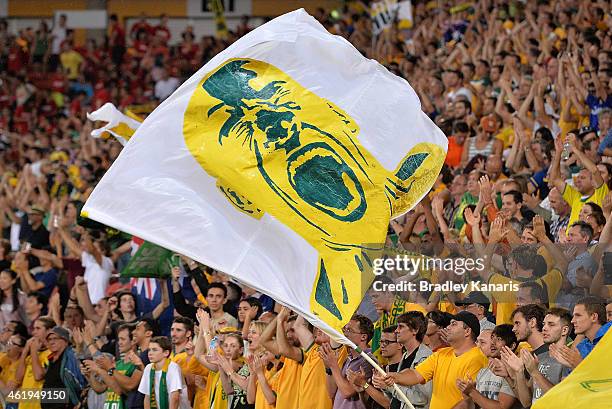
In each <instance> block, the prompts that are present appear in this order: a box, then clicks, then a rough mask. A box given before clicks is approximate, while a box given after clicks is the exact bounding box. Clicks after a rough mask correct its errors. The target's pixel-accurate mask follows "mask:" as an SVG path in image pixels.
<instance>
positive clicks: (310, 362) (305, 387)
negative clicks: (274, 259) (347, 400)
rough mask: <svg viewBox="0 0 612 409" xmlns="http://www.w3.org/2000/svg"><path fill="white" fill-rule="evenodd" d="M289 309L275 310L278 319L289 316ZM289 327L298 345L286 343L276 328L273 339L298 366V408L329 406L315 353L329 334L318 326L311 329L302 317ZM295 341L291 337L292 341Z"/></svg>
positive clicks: (322, 370)
mask: <svg viewBox="0 0 612 409" xmlns="http://www.w3.org/2000/svg"><path fill="white" fill-rule="evenodd" d="M288 314H289V309H288V308H286V307H283V308H282V309H281V311H280V313H279V318H278V319H280V320H281V322H285V320H288V319H289V316H288ZM293 330H294V334H295V337H296V340H297V341H298V342H297V343H298V344H299V346H297V345H295V342H289V339H288V338H287V335H286V334H285V333H284V332H283V331H278V326H277V336H276V341H277V344H278V348H279V352H280V354H281V355H282V356H284V357H285V359H290V360H293V361H295V362H297V363H298V364H301V365H302V370H301V375H300V379H299V387H298V391H299V392H298V405H299V406H298V407H299V408H300V409H331V407H332V401H331V398H330V397H329V394H328V393H327V390H326V389H325V388H324V387H323V385H324V384H325V372H326V368H325V365H324V363H323V360H322V359H321V357H320V356H319V349H320V347H321V345H323V344H324V343H326V342H329V336H328V335H327V334H325V333H324V332H323V331H321V330H320V329H318V328H313V327H312V325H311V324H310V323H308V322H307V321H306V320H305V319H304V318H303V317H298V318H297V319H295V322H294V324H293ZM293 341H295V340H293Z"/></svg>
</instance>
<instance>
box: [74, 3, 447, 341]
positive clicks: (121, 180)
mask: <svg viewBox="0 0 612 409" xmlns="http://www.w3.org/2000/svg"><path fill="white" fill-rule="evenodd" d="M445 156H446V137H445V136H444V134H443V133H442V132H441V131H440V130H439V129H438V128H437V127H436V126H435V125H434V124H433V123H432V122H431V120H430V119H429V118H428V117H427V115H425V114H424V113H423V112H422V111H421V108H420V102H419V100H418V97H417V95H416V94H415V92H414V91H413V90H412V88H411V87H410V85H409V84H408V83H407V82H406V81H405V80H403V79H401V78H399V77H397V76H395V75H393V74H391V73H389V72H388V71H387V70H386V69H385V68H384V67H382V66H381V65H380V64H378V63H377V62H376V61H373V60H368V59H366V58H364V57H363V56H362V55H361V54H360V53H359V52H358V51H357V50H356V49H355V48H354V47H353V46H352V45H351V44H350V43H348V42H347V41H346V40H345V39H343V38H341V37H338V36H333V35H331V34H329V33H328V32H327V31H326V30H325V29H324V28H323V26H321V25H320V24H319V23H318V22H317V21H316V20H315V19H314V18H313V17H311V16H310V15H308V14H307V13H306V12H305V11H304V10H297V11H294V12H291V13H288V14H285V15H283V16H280V17H278V18H276V19H274V20H272V21H270V22H269V23H267V24H264V25H262V26H261V27H259V28H257V29H255V30H253V31H252V32H250V33H249V34H247V35H246V36H244V37H243V38H241V39H240V40H238V41H237V42H235V43H234V44H232V45H231V46H230V47H228V48H227V49H226V50H225V51H223V52H221V53H220V54H218V55H217V56H215V57H214V58H213V59H212V60H211V61H210V62H209V63H208V64H206V65H205V66H204V67H203V68H201V69H200V70H199V71H198V72H197V73H195V74H194V75H193V76H192V77H191V78H189V79H188V80H187V81H186V82H185V83H184V84H182V85H181V86H180V87H179V88H178V89H177V90H176V91H175V92H174V93H173V94H172V95H171V96H170V97H168V98H167V99H166V100H165V101H164V102H163V103H162V104H161V105H160V106H159V107H158V108H157V109H155V111H153V112H152V113H151V114H150V115H149V116H148V117H147V119H146V120H145V121H144V122H143V123H142V124H140V126H138V127H137V130H136V132H135V134H134V135H133V136H132V138H131V139H130V140H129V142H128V143H127V145H126V146H125V147H124V149H123V151H122V152H121V154H120V155H119V157H118V159H117V160H116V161H115V163H114V164H113V165H112V167H111V168H110V169H109V171H108V172H107V173H106V175H104V177H103V178H102V180H101V181H100V182H99V184H98V185H97V186H96V188H95V189H94V191H93V193H92V194H91V196H90V198H89V200H88V201H87V203H86V204H85V207H84V213H85V215H87V216H88V217H90V218H92V219H94V220H97V221H100V222H102V223H104V224H107V225H109V226H113V227H115V228H117V229H120V230H122V231H125V232H128V233H131V234H133V235H136V236H138V237H141V238H143V239H145V240H148V241H151V242H153V243H156V244H158V245H160V246H162V247H165V248H167V249H171V250H173V251H176V252H178V253H181V254H184V255H186V256H188V257H190V258H193V259H195V260H197V261H199V262H201V263H203V264H206V265H208V266H210V267H212V268H215V269H217V270H220V271H223V272H225V273H227V274H229V275H230V276H233V277H235V278H237V279H238V280H239V281H241V282H243V283H244V284H246V285H248V286H251V287H253V288H255V289H257V290H259V291H261V292H263V293H265V294H268V295H270V296H271V297H273V298H274V299H275V300H277V301H279V302H280V303H282V304H284V305H287V306H288V307H290V308H292V309H293V310H295V311H297V312H299V313H300V314H302V315H304V316H305V317H306V318H307V319H308V320H309V321H311V322H312V323H313V324H315V325H317V326H319V327H320V328H322V329H324V330H326V331H328V332H330V333H333V334H339V333H340V330H341V329H342V327H343V326H344V325H345V324H346V323H347V322H348V321H349V320H350V318H351V316H352V314H353V313H354V311H355V310H356V308H357V306H358V305H359V303H360V301H361V299H362V298H363V295H364V293H365V291H366V290H367V288H368V286H369V285H370V284H371V282H372V280H373V278H374V275H373V274H372V268H371V266H372V261H373V260H372V254H375V253H369V252H370V251H374V252H376V251H377V250H380V249H381V248H382V246H383V244H384V242H385V238H386V234H387V228H388V223H389V220H390V218H391V217H394V216H397V215H400V214H403V213H405V212H406V211H408V210H409V209H410V208H412V207H413V206H414V205H416V204H417V203H418V202H419V200H420V199H421V198H422V197H423V196H424V195H425V194H427V193H428V192H429V190H430V188H431V186H432V185H433V183H434V181H435V179H436V177H437V176H438V174H439V171H440V168H441V167H442V164H443V162H444V158H445Z"/></svg>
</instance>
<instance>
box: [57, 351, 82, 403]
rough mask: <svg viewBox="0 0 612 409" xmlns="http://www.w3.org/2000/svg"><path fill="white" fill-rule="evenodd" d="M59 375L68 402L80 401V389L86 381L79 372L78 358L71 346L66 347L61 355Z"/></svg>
mask: <svg viewBox="0 0 612 409" xmlns="http://www.w3.org/2000/svg"><path fill="white" fill-rule="evenodd" d="M60 377H61V378H62V382H63V383H64V385H66V389H67V392H68V398H69V399H70V403H72V404H73V405H76V404H78V403H79V402H80V400H79V398H80V395H81V391H82V390H83V388H85V386H87V381H86V380H85V377H84V376H83V374H82V373H81V369H80V363H79V360H78V359H77V358H76V356H75V355H74V350H73V349H72V347H67V348H66V350H65V351H64V353H63V355H62V363H61V365H60Z"/></svg>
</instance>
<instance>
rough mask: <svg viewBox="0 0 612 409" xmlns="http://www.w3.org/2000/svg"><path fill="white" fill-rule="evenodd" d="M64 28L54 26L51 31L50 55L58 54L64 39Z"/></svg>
mask: <svg viewBox="0 0 612 409" xmlns="http://www.w3.org/2000/svg"><path fill="white" fill-rule="evenodd" d="M66 31H67V29H66V27H60V26H59V25H56V26H55V27H53V30H52V31H51V36H52V37H53V42H52V43H51V54H59V53H60V52H61V46H62V42H63V41H64V40H65V39H66Z"/></svg>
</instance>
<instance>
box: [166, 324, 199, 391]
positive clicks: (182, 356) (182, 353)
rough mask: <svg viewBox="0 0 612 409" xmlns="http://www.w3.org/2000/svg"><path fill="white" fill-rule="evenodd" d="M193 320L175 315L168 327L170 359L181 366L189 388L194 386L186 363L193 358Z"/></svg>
mask: <svg viewBox="0 0 612 409" xmlns="http://www.w3.org/2000/svg"><path fill="white" fill-rule="evenodd" d="M192 337H193V321H192V320H191V318H187V317H176V318H175V319H174V320H173V321H172V326H171V327H170V338H171V340H172V353H171V354H170V359H171V360H172V362H176V363H177V364H178V365H179V366H180V367H181V373H183V374H185V381H186V383H187V386H188V387H189V388H192V387H193V386H194V379H193V376H191V375H189V371H188V365H189V361H190V360H191V359H192V358H193V344H192V343H191V338H192Z"/></svg>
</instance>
